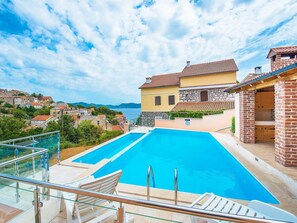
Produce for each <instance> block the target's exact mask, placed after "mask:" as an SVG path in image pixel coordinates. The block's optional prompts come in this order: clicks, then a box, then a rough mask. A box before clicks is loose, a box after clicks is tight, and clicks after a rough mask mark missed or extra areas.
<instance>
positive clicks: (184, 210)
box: [0, 173, 288, 223]
mask: <svg viewBox="0 0 297 223" xmlns="http://www.w3.org/2000/svg"><path fill="white" fill-rule="evenodd" d="M0 178H4V179H8V180H14V181H18V182H22V183H27V184H30V185H34V186H40V187H45V188H48V189H54V190H59V191H65V192H69V193H74V194H79V195H84V196H90V197H95V198H98V199H103V200H110V201H116V202H120V203H125V204H130V205H136V206H141V207H146V208H153V209H157V210H163V211H170V212H174V213H178V214H185V215H192V216H196V217H203V218H212V219H217V220H224V221H233V222H241V223H246V222H251V223H256V222H257V223H264V222H265V223H268V222H269V223H285V222H286V223H288V222H287V221H279V220H269V219H257V218H251V217H247V216H240V215H233V214H225V213H219V212H212V211H206V210H200V209H197V208H191V207H186V206H177V205H171V204H165V203H161V202H155V201H147V200H142V199H138V198H131V197H126V196H122V195H115V194H104V193H99V192H93V191H88V190H84V189H80V188H75V187H71V186H66V185H59V184H54V183H49V182H42V181H38V180H34V179H28V178H24V177H16V176H11V175H8V174H2V173H0Z"/></svg>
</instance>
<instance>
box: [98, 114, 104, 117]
mask: <svg viewBox="0 0 297 223" xmlns="http://www.w3.org/2000/svg"><path fill="white" fill-rule="evenodd" d="M98 117H99V118H106V115H103V114H100V115H98Z"/></svg>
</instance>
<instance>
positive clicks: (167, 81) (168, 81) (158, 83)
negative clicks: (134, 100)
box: [139, 73, 180, 89]
mask: <svg viewBox="0 0 297 223" xmlns="http://www.w3.org/2000/svg"><path fill="white" fill-rule="evenodd" d="M179 74H180V73H171V74H161V75H154V76H152V81H151V83H144V84H143V85H141V86H140V87H139V88H140V89H143V88H153V87H166V86H178V85H179Z"/></svg>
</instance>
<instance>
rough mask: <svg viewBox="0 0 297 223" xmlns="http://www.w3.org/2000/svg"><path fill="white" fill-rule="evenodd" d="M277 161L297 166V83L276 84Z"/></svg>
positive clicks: (284, 82) (291, 81)
mask: <svg viewBox="0 0 297 223" xmlns="http://www.w3.org/2000/svg"><path fill="white" fill-rule="evenodd" d="M275 120H276V122H275V160H276V161H277V162H278V163H281V164H282V165H284V166H297V82H296V80H287V81H280V82H277V83H276V84H275Z"/></svg>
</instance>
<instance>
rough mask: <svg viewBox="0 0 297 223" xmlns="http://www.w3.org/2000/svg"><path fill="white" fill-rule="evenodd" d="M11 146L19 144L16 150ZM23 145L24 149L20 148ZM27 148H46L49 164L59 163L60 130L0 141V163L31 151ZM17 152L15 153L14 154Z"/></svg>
mask: <svg viewBox="0 0 297 223" xmlns="http://www.w3.org/2000/svg"><path fill="white" fill-rule="evenodd" d="M11 146H19V147H18V151H15V149H14V148H13V147H11ZM21 147H24V149H21ZM28 148H43V149H47V150H48V156H49V159H50V160H51V162H50V163H51V164H55V163H60V132H59V131H54V132H47V133H42V134H38V135H32V136H26V137H22V138H16V139H10V140H5V141H1V142H0V163H1V162H4V161H6V160H10V159H12V158H14V157H15V156H16V155H17V156H19V157H20V156H24V155H27V154H28V153H30V152H31V151H30V150H29V149H28ZM16 152H17V154H16Z"/></svg>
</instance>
